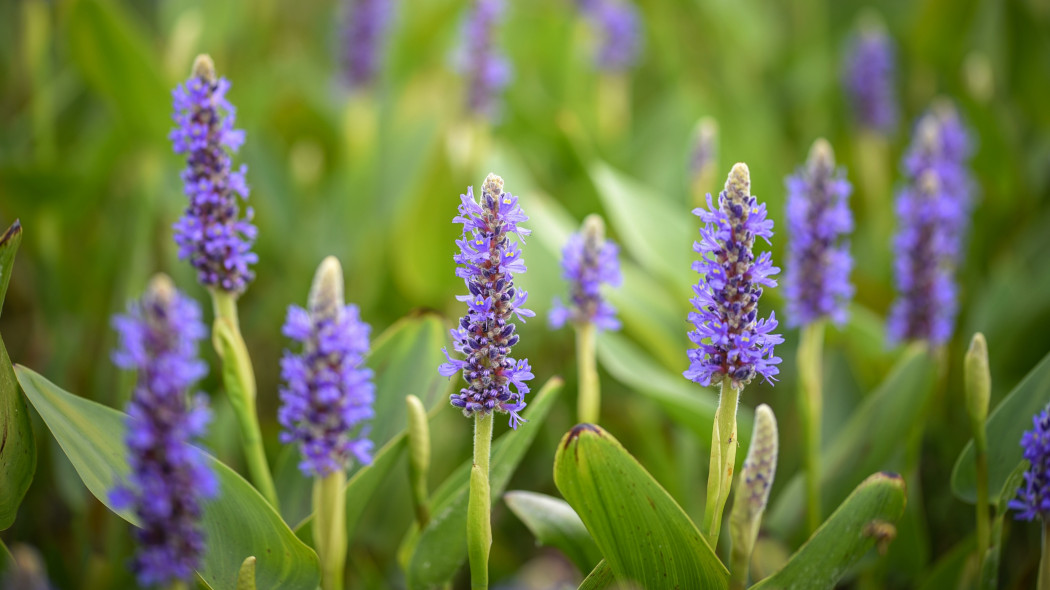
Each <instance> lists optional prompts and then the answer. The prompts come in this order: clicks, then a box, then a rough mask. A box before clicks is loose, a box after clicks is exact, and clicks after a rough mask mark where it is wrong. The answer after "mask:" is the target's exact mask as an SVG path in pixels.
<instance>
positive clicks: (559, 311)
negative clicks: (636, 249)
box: [550, 214, 623, 423]
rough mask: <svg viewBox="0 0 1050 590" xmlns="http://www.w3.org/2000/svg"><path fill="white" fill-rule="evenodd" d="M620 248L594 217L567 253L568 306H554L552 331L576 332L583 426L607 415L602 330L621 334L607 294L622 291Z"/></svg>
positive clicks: (563, 262)
mask: <svg viewBox="0 0 1050 590" xmlns="http://www.w3.org/2000/svg"><path fill="white" fill-rule="evenodd" d="M618 255H619V247H617V245H616V244H615V243H613V242H612V241H611V240H607V239H605V222H604V221H602V218H601V217H600V216H598V215H594V214H592V215H588V216H587V218H586V219H584V220H583V227H582V228H581V230H580V232H579V233H576V234H573V235H572V236H571V237H570V238H569V242H568V243H567V244H566V245H565V248H564V249H563V250H562V260H561V266H562V277H563V278H564V279H565V280H567V281H569V285H570V291H571V294H570V301H569V304H568V306H566V305H564V304H562V302H561V300H560V299H555V300H554V305H553V307H552V308H551V312H550V325H551V327H552V328H560V327H562V326H564V325H565V324H566V323H571V324H572V325H573V327H574V328H575V329H576V364H577V370H578V373H579V386H580V387H579V398H578V408H579V409H578V411H577V421H578V422H589V423H597V422H598V417H599V416H600V414H601V383H600V381H599V380H598V363H597V358H596V346H597V333H598V331H599V330H618V329H619V328H620V321H619V320H618V319H616V309H615V308H613V306H612V304H610V303H609V302H608V301H606V300H605V298H604V297H602V294H601V287H602V285H609V286H611V287H618V286H620V283H622V282H623V277H622V276H621V275H620V261H619V259H618V258H617V256H618Z"/></svg>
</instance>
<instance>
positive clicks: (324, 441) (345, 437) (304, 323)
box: [277, 256, 375, 477]
mask: <svg viewBox="0 0 1050 590" xmlns="http://www.w3.org/2000/svg"><path fill="white" fill-rule="evenodd" d="M308 307H309V309H303V308H301V307H298V306H296V305H292V306H289V307H288V317H287V319H286V320H285V324H284V330H283V332H284V335H285V336H287V337H289V338H291V339H292V340H295V341H297V342H300V343H302V352H301V353H299V354H293V353H292V352H290V351H288V350H286V351H285V352H284V357H283V358H282V359H281V379H282V380H283V381H284V386H283V387H281V389H280V397H281V408H280V410H278V413H277V420H278V422H280V423H281V426H282V427H284V430H283V431H282V432H281V437H280V438H281V442H282V443H285V444H288V443H293V442H294V443H297V444H298V445H299V450H300V452H301V453H302V461H301V462H300V463H299V470H300V471H302V472H303V474H304V475H306V476H308V477H313V476H316V477H326V476H328V475H330V474H332V473H335V472H338V471H341V470H345V469H347V468H348V467H349V466H350V465H351V464H352V462H353V460H354V459H357V461H359V462H361V463H371V462H372V441H371V440H369V439H368V438H367V434H368V432H367V428H365V427H362V426H361V425H362V424H363V423H364V422H365V421H366V420H369V419H371V418H372V416H373V410H372V403H373V402H374V401H375V386H374V385H373V383H372V370H371V369H368V368H365V367H364V366H363V365H364V357H365V355H366V354H367V353H368V335H369V332H371V328H370V327H369V325H368V324H366V323H364V322H362V321H361V314H360V311H358V308H357V306H356V305H345V304H344V301H343V269H342V267H341V266H340V265H339V261H338V260H336V259H335V258H334V257H331V256H329V257H328V258H325V259H324V261H322V262H321V266H319V267H318V269H317V274H316V275H315V276H314V282H313V286H312V287H311V289H310V298H309V306H308Z"/></svg>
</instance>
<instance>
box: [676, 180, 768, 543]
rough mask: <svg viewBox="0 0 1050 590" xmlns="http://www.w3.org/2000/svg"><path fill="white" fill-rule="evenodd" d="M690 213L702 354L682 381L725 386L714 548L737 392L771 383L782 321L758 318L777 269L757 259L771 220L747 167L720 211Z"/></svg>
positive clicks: (715, 454)
mask: <svg viewBox="0 0 1050 590" xmlns="http://www.w3.org/2000/svg"><path fill="white" fill-rule="evenodd" d="M693 213H694V214H695V215H697V216H699V217H700V220H701V221H703V222H704V227H703V228H701V230H700V236H701V240H700V241H699V242H696V243H694V244H693V250H694V251H696V252H698V253H700V254H701V255H702V258H701V259H700V260H699V261H696V262H694V263H693V270H695V271H696V272H698V273H700V274H701V275H702V277H703V278H701V280H700V282H699V284H697V285H696V286H694V287H693V291H694V293H695V294H696V297H695V298H693V299H692V303H693V305H694V307H695V308H696V311H693V312H691V313H690V314H689V321H691V322H692V323H693V327H694V329H693V330H692V331H691V332H689V339H690V340H691V341H692V342H693V344H696V345H697V348H694V349H691V350H689V351H688V356H689V369H687V370H686V371H685V373H684V375H685V377H686V378H687V379H690V380H691V381H695V382H697V383H699V384H701V385H704V386H707V385H713V384H719V383H720V384H721V385H722V394H721V396H720V397H719V401H718V408H717V409H716V410H715V425H714V428H713V429H712V441H711V469H710V471H709V472H708V482H707V508H706V510H705V512H704V529H703V531H704V533H705V534H706V535H707V539H708V542H709V543H710V544H711V545H712V546H715V545H716V544H717V542H718V534H719V530H720V529H721V523H722V511H723V509H724V508H725V503H726V500H727V499H728V497H729V489H730V487H731V486H732V481H733V465H734V464H735V458H736V446H737V436H736V413H737V404H738V402H739V396H740V391H741V390H742V389H743V388H744V386H745V385H747V384H748V383H750V382H751V380H752V379H754V378H755V376H762V377H763V378H764V379H766V380H767V381H770V382H772V381H773V380H774V376H775V375H777V373H778V369H777V365H778V364H780V358H779V357H777V356H775V354H774V350H773V348H774V347H775V346H776V345H777V344H780V343H782V342H783V341H784V339H783V338H781V337H780V335H778V334H774V333H773V330H774V329H776V327H777V321H776V317H775V316H774V315H773V314H772V313H770V316H769V318H768V319H764V318H763V319H759V318H758V299H759V297H761V296H762V287H763V286H766V287H775V286H776V284H777V283H776V281H775V280H774V279H773V278H772V277H773V275H775V274H776V273H778V272H780V269H779V268H776V267H775V266H773V263H772V259H771V257H770V254H769V252H763V253H762V254H760V255H759V256H758V257H757V258H756V257H755V255H754V252H753V251H752V248H753V247H754V244H755V238H756V237H761V238H763V239H765V240H766V241H767V242H768V241H769V238H770V237H772V235H773V221H772V220H770V219H767V218H766V206H765V204H761V205H760V204H758V200H757V199H756V198H755V197H754V196H752V195H751V175H750V172H749V171H748V168H747V165H746V164H743V163H740V164H736V165H735V166H733V170H732V171H731V172H730V173H729V178H728V179H727V180H726V184H725V190H723V191H722V192H721V193H719V195H718V205H717V206H716V205H715V204H714V203H713V202H712V200H711V196H710V195H708V197H707V209H703V208H699V209H696V210H694V211H693Z"/></svg>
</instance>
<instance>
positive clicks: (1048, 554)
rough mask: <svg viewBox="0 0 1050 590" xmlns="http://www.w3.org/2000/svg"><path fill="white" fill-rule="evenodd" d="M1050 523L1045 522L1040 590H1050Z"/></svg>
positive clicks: (1040, 565)
mask: <svg viewBox="0 0 1050 590" xmlns="http://www.w3.org/2000/svg"><path fill="white" fill-rule="evenodd" d="M1048 536H1050V522H1043V553H1042V556H1041V557H1040V558H1039V585H1038V586H1037V588H1038V589H1039V590H1050V539H1048V538H1047V537H1048Z"/></svg>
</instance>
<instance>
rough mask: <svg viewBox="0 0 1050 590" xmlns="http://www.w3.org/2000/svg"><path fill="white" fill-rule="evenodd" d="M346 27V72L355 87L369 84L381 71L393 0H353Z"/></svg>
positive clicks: (344, 47) (344, 38)
mask: <svg viewBox="0 0 1050 590" xmlns="http://www.w3.org/2000/svg"><path fill="white" fill-rule="evenodd" d="M347 8H348V10H347V12H346V22H345V25H344V27H343V51H344V55H343V59H344V63H345V66H344V73H345V75H346V80H347V82H348V83H349V84H350V85H351V86H352V87H354V88H359V87H362V86H368V85H369V84H371V83H372V82H373V81H375V79H376V76H377V75H378V73H379V64H380V62H381V61H382V58H383V42H384V40H385V38H386V33H387V30H388V26H389V24H390V16H391V13H392V12H393V2H392V0H350V2H349V6H348V7H347Z"/></svg>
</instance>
